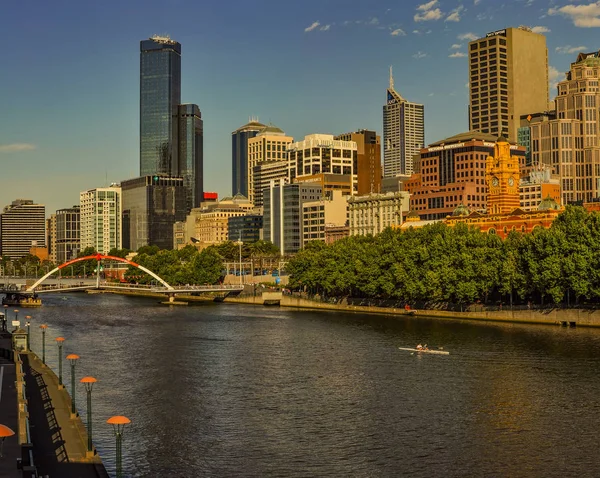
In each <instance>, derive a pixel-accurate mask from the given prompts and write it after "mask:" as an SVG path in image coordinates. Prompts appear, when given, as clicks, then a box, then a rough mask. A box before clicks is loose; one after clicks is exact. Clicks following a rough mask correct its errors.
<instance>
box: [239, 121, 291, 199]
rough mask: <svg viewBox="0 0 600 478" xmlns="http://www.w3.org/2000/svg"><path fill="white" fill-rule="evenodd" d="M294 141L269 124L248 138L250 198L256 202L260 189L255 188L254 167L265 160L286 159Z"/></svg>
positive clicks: (248, 186)
mask: <svg viewBox="0 0 600 478" xmlns="http://www.w3.org/2000/svg"><path fill="white" fill-rule="evenodd" d="M292 141H294V138H292V137H291V136H286V135H285V133H284V132H283V130H281V129H279V128H278V127H277V126H273V125H269V126H266V127H264V128H263V129H261V130H260V131H259V132H258V134H257V135H256V136H255V137H253V138H249V139H248V172H247V175H248V176H247V177H248V180H247V181H248V185H247V188H248V199H249V200H250V201H251V202H253V203H255V201H256V196H257V195H258V194H259V193H258V191H255V190H254V167H255V166H256V165H258V164H261V163H263V162H265V161H269V162H271V161H284V160H285V159H286V149H287V146H288V145H289V144H290V143H291V142H292ZM261 201H262V198H261Z"/></svg>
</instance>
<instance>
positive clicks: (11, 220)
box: [0, 199, 46, 259]
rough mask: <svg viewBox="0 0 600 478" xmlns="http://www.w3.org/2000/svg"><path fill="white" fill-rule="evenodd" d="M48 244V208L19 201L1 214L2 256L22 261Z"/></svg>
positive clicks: (30, 201) (0, 253) (25, 200)
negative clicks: (21, 259) (33, 249)
mask: <svg viewBox="0 0 600 478" xmlns="http://www.w3.org/2000/svg"><path fill="white" fill-rule="evenodd" d="M45 244H46V206H44V205H43V204H35V203H34V202H33V201H32V200H31V199H17V200H15V201H13V202H12V203H11V204H10V205H9V206H5V207H4V210H3V212H2V214H0V255H2V256H5V257H8V258H10V259H20V258H22V257H25V256H26V255H27V254H29V253H30V250H31V248H32V246H37V247H44V245H45Z"/></svg>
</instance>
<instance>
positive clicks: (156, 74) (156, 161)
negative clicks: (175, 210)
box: [140, 35, 181, 176]
mask: <svg viewBox="0 0 600 478" xmlns="http://www.w3.org/2000/svg"><path fill="white" fill-rule="evenodd" d="M180 103H181V44H179V43H178V42H176V41H174V40H171V39H170V38H169V37H168V36H158V35H155V36H153V37H152V38H149V39H148V40H142V41H141V42H140V176H147V175H153V174H166V175H169V176H177V175H178V173H179V171H178V169H179V164H178V157H177V156H178V154H177V153H178V144H179V143H178V118H177V116H178V105H179V104H180Z"/></svg>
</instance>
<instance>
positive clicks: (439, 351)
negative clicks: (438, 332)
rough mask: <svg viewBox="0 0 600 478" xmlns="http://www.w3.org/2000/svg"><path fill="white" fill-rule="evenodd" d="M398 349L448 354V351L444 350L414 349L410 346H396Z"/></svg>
mask: <svg viewBox="0 0 600 478" xmlns="http://www.w3.org/2000/svg"><path fill="white" fill-rule="evenodd" d="M398 350H406V351H408V352H417V353H420V354H433V355H450V352H446V351H445V350H431V349H416V348H412V347H411V348H409V347H398Z"/></svg>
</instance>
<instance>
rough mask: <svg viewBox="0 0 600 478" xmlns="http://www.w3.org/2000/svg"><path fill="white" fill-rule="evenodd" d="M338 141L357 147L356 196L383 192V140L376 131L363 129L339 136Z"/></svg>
mask: <svg viewBox="0 0 600 478" xmlns="http://www.w3.org/2000/svg"><path fill="white" fill-rule="evenodd" d="M335 139H336V140H340V141H354V142H355V143H356V147H357V160H356V194H358V195H359V196H362V195H363V194H371V193H378V192H380V191H381V138H380V137H379V136H378V135H377V133H375V131H368V130H364V129H361V130H359V131H355V132H354V133H344V134H340V135H337V136H336V137H335Z"/></svg>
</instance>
